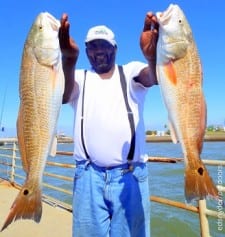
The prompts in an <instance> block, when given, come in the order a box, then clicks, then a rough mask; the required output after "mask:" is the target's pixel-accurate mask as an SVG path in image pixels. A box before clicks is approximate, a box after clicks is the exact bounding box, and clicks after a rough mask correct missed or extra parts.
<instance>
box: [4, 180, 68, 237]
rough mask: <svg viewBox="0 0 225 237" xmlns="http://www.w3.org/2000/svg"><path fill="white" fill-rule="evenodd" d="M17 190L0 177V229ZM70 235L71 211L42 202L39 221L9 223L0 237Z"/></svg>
mask: <svg viewBox="0 0 225 237" xmlns="http://www.w3.org/2000/svg"><path fill="white" fill-rule="evenodd" d="M17 193H18V190H17V189H16V188H14V187H13V186H11V185H10V184H9V183H8V182H7V181H3V180H1V179H0V229H1V228H2V225H3V223H4V221H5V219H6V217H7V215H8V213H9V209H10V207H11V205H12V203H13V201H14V199H15V198H16V195H17ZM48 236H54V237H62V236H63V237H71V236H72V213H71V212H69V211H66V210H64V209H62V208H60V207H54V206H51V205H48V204H46V203H44V202H43V212H42V218H41V221H40V223H38V224H37V223H36V222H34V221H33V220H17V221H16V222H13V223H12V224H10V225H9V226H8V227H7V228H6V229H5V230H4V231H3V232H0V237H48Z"/></svg>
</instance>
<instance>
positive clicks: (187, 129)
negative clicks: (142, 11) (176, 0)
mask: <svg viewBox="0 0 225 237" xmlns="http://www.w3.org/2000/svg"><path fill="white" fill-rule="evenodd" d="M156 17H157V20H158V22H159V38H158V43H157V66H156V67H157V78H158V82H159V85H160V88H161V92H162V96H163V99H164V102H165V105H166V108H167V111H168V117H169V125H170V131H171V135H172V139H173V141H174V142H178V141H179V142H180V143H181V146H182V150H183V153H184V158H185V197H186V200H187V201H188V202H190V201H191V200H193V199H195V200H199V199H204V198H206V197H207V196H212V197H215V198H217V197H218V190H217V188H216V186H215V184H214V183H213V181H212V179H211V177H210V176H209V173H208V171H207V169H206V167H205V165H204V164H203V162H202V161H201V158H200V154H201V151H202V147H203V139H204V134H205V128H206V118H207V112H206V102H205V98H204V94H203V89H202V82H203V78H202V77H203V76H202V75H203V73H202V66H201V61H200V57H199V54H198V51H197V46H196V43H195V41H194V38H193V34H192V30H191V28H190V25H189V23H188V21H187V18H186V17H185V15H184V12H183V11H182V10H181V9H180V7H179V6H178V5H174V4H171V5H170V6H169V7H168V8H167V10H166V11H164V12H157V13H156Z"/></svg>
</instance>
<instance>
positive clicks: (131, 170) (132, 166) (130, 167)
mask: <svg viewBox="0 0 225 237" xmlns="http://www.w3.org/2000/svg"><path fill="white" fill-rule="evenodd" d="M127 163H128V170H129V171H130V172H133V170H134V165H133V162H132V160H128V161H127Z"/></svg>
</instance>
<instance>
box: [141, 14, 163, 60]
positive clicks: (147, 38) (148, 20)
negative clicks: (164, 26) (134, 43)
mask: <svg viewBox="0 0 225 237" xmlns="http://www.w3.org/2000/svg"><path fill="white" fill-rule="evenodd" d="M158 28H159V25H158V22H157V19H156V16H155V15H154V14H153V13H152V12H148V13H147V15H146V17H145V22H144V28H143V32H142V33H141V37H140V46H141V50H142V52H143V54H144V56H145V58H146V59H147V61H148V62H150V61H154V62H156V46H157V40H158Z"/></svg>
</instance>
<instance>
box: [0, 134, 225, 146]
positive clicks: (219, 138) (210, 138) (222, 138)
mask: <svg viewBox="0 0 225 237" xmlns="http://www.w3.org/2000/svg"><path fill="white" fill-rule="evenodd" d="M14 141H17V138H16V137H13V138H0V145H4V143H12V142H14ZM57 141H58V143H73V142H74V141H73V138H72V137H69V136H58V137H57ZM145 141H146V142H172V139H171V136H169V135H162V136H157V135H146V138H145ZM204 142H225V133H222V134H221V133H219V134H216V133H213V134H206V135H205V138H204Z"/></svg>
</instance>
